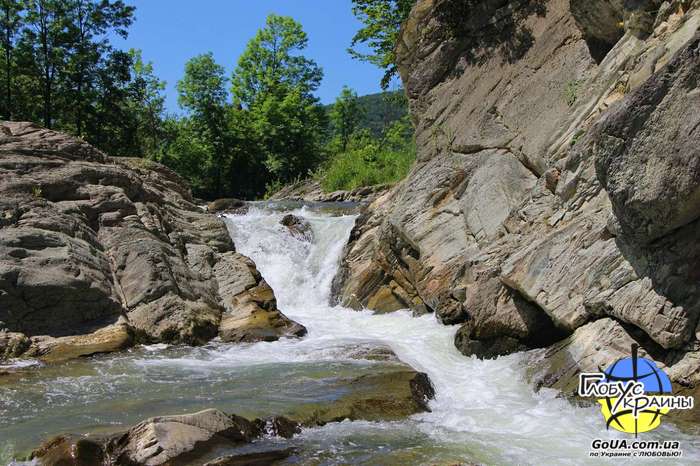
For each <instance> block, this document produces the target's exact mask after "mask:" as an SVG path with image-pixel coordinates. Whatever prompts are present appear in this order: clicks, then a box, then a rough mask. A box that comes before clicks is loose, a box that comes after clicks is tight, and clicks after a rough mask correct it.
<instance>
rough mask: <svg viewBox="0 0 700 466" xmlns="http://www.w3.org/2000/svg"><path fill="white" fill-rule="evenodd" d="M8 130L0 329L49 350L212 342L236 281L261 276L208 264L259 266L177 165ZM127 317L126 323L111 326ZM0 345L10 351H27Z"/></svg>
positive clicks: (0, 185)
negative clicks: (201, 202) (204, 206)
mask: <svg viewBox="0 0 700 466" xmlns="http://www.w3.org/2000/svg"><path fill="white" fill-rule="evenodd" d="M0 130H1V131H0V322H2V324H0V325H2V327H3V328H4V327H6V330H7V331H9V332H19V333H22V334H24V335H26V337H39V336H42V338H41V339H37V340H36V341H35V343H36V345H35V349H36V351H37V353H38V354H41V355H43V357H46V358H50V359H63V358H65V357H66V356H68V355H76V356H77V355H83V354H89V353H92V352H101V351H113V350H116V349H119V348H122V347H124V346H125V345H128V342H129V340H131V339H132V336H134V337H135V338H137V339H140V340H145V341H151V342H160V341H163V342H181V343H188V344H202V343H205V342H207V341H208V340H210V339H212V338H214V337H216V336H217V335H218V333H219V326H220V323H221V317H222V313H223V311H224V309H225V308H226V304H225V303H224V301H226V300H228V299H229V298H230V296H231V294H230V290H229V288H230V287H232V286H233V287H235V286H237V285H240V284H236V283H235V280H236V279H239V278H240V279H241V280H246V282H245V285H241V286H239V288H240V292H243V291H245V290H248V289H251V288H255V287H256V286H257V285H260V284H261V283H263V280H262V277H261V276H260V274H257V272H256V273H254V274H247V275H244V276H241V277H237V278H233V279H231V278H226V279H220V277H219V276H217V275H216V274H213V273H212V272H211V270H213V269H214V268H217V264H218V262H219V261H225V262H226V266H225V267H232V265H231V264H234V265H236V264H237V266H238V267H239V268H242V269H246V270H247V269H248V268H249V267H251V264H252V262H251V261H250V260H249V259H247V258H245V257H244V256H242V255H240V254H235V253H234V252H233V251H234V245H233V242H232V240H231V237H230V236H229V232H228V230H227V228H226V225H225V224H224V222H223V221H222V220H221V219H218V218H216V217H215V216H213V215H211V214H207V213H205V212H203V211H202V210H201V209H200V208H198V207H197V206H195V205H194V204H193V199H192V196H191V194H190V192H189V190H188V189H187V188H186V183H185V182H184V181H183V180H182V179H180V178H179V177H178V176H177V175H176V174H175V173H173V172H172V171H170V170H169V169H167V168H165V167H163V166H161V165H159V164H157V163H154V162H151V161H148V160H144V159H130V158H112V157H108V156H107V155H105V154H103V153H102V152H100V151H99V150H97V149H95V148H94V147H92V146H90V145H89V144H87V143H85V142H83V141H82V140H80V139H77V138H73V137H70V136H67V135H65V134H62V133H59V132H56V131H50V130H46V129H43V128H41V127H39V126H37V125H34V124H31V123H17V122H4V123H1V124H0ZM218 267H219V268H222V267H223V266H218ZM252 267H253V268H254V267H255V266H254V264H252ZM220 281H222V283H221V286H220V283H219V282H220ZM226 287H229V288H226ZM221 289H225V290H227V291H221V292H220V290H221ZM269 294H272V291H271V290H269ZM272 302H273V303H274V300H272ZM267 310H269V311H270V312H274V311H275V310H276V308H274V306H272V307H268V309H267ZM120 319H126V320H125V321H124V325H125V327H114V325H115V324H116V323H117V321H119V320H120ZM103 328H108V329H112V330H119V329H121V330H124V329H129V330H128V333H129V334H128V335H127V334H126V333H124V332H121V330H119V332H121V333H119V332H116V333H115V332H113V331H112V330H102V331H100V329H103ZM132 329H133V333H131V332H132ZM3 335H6V334H3ZM75 335H83V336H82V337H80V338H78V339H73V340H69V339H63V337H69V336H75ZM43 336H47V337H50V338H43ZM11 340H12V341H16V342H20V343H21V342H22V341H24V340H22V339H21V338H20V339H19V340H18V339H17V338H16V337H12V339H11ZM2 341H3V348H4V350H3V352H2V353H3V354H2V355H3V356H17V355H18V354H17V353H18V352H19V349H27V348H26V345H23V344H14V343H13V344H11V345H8V343H7V342H8V341H10V338H9V337H7V336H4V337H2ZM7 348H11V350H8V349H7Z"/></svg>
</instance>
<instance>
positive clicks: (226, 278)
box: [211, 253, 306, 343]
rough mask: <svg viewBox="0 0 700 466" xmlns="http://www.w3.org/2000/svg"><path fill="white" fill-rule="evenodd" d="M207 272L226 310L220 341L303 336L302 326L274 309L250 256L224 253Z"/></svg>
mask: <svg viewBox="0 0 700 466" xmlns="http://www.w3.org/2000/svg"><path fill="white" fill-rule="evenodd" d="M211 274H212V275H213V276H214V277H215V278H216V280H217V282H218V285H219V294H220V295H221V297H222V300H223V305H224V307H225V309H226V312H225V313H224V315H223V316H222V319H221V323H220V325H219V329H218V333H219V336H220V337H221V339H222V340H223V341H226V342H235V343H241V342H255V341H275V340H278V339H279V338H281V337H301V336H304V335H306V328H305V327H304V326H303V325H301V324H298V323H296V322H294V321H292V320H291V319H289V318H287V317H286V316H285V315H284V314H283V313H282V312H280V311H279V309H277V300H276V299H275V295H274V293H273V291H272V288H270V286H269V285H268V284H267V282H265V280H264V279H262V277H261V276H260V273H259V272H258V270H257V268H256V267H255V264H254V263H253V262H252V261H251V260H250V259H248V258H246V257H244V256H241V255H240V254H237V253H227V254H224V255H222V256H221V257H219V259H218V261H217V262H216V264H215V265H214V267H213V268H212V270H211Z"/></svg>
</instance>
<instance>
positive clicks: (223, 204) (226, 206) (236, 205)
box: [207, 198, 248, 214]
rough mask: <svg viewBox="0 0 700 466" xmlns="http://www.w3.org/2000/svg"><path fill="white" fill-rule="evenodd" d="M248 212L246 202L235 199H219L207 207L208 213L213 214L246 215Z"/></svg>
mask: <svg viewBox="0 0 700 466" xmlns="http://www.w3.org/2000/svg"><path fill="white" fill-rule="evenodd" d="M247 210H248V206H247V204H246V202H245V201H242V200H240V199H233V198H224V199H217V200H215V201H212V202H210V203H209V204H208V205H207V211H208V212H211V213H236V214H244V213H245V212H246V211H247Z"/></svg>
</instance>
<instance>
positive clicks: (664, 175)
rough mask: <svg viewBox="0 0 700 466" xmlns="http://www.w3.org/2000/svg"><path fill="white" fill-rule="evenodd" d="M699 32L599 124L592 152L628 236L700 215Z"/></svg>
mask: <svg viewBox="0 0 700 466" xmlns="http://www.w3.org/2000/svg"><path fill="white" fill-rule="evenodd" d="M699 75H700V35H696V36H695V38H694V39H693V40H692V41H691V42H690V43H689V44H688V46H687V47H686V48H685V49H684V50H683V51H682V52H680V53H679V54H678V55H677V56H676V57H675V58H674V59H673V61H671V62H670V63H669V64H668V65H667V66H666V67H664V68H663V69H661V70H660V71H659V72H658V73H656V74H655V75H653V76H652V77H651V78H649V79H648V80H647V81H646V82H645V83H644V84H643V85H642V86H641V87H640V88H639V89H637V90H636V91H635V92H634V93H633V94H631V95H630V96H629V97H628V98H627V99H625V101H624V102H623V103H622V104H620V105H618V106H617V107H615V108H614V109H611V111H609V112H608V113H607V114H606V115H605V116H604V117H603V118H602V119H601V120H600V122H599V123H598V124H597V125H596V127H595V128H594V131H595V133H596V134H595V136H594V138H595V144H594V146H593V150H592V152H593V153H592V155H593V156H594V157H595V161H596V172H597V174H598V177H599V179H600V182H601V184H602V185H603V186H604V187H605V190H606V191H607V192H608V194H609V196H610V200H611V202H612V206H613V210H614V212H615V215H616V216H617V218H618V220H619V221H620V225H621V227H622V232H623V234H624V235H625V236H627V237H629V238H630V239H632V240H634V241H638V242H640V243H642V244H646V243H649V242H651V241H653V240H655V239H658V238H660V237H662V236H664V235H666V234H668V233H670V232H671V231H673V230H675V229H677V228H679V227H682V226H684V225H687V224H688V223H690V222H692V221H694V220H695V219H697V218H698V217H700V131H698V128H699V127H700V113H699V112H698V111H697V109H698V108H700V89H698V87H697V79H698V76H699Z"/></svg>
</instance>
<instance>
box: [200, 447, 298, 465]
mask: <svg viewBox="0 0 700 466" xmlns="http://www.w3.org/2000/svg"><path fill="white" fill-rule="evenodd" d="M296 453H297V450H296V449H295V448H281V449H277V450H267V451H261V452H255V453H242V454H240V455H229V456H223V457H220V458H216V459H215V460H213V461H209V462H208V463H205V464H204V466H269V465H271V464H276V462H277V461H280V460H284V459H287V458H289V457H290V456H293V455H295V454H296Z"/></svg>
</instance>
